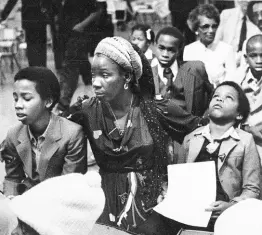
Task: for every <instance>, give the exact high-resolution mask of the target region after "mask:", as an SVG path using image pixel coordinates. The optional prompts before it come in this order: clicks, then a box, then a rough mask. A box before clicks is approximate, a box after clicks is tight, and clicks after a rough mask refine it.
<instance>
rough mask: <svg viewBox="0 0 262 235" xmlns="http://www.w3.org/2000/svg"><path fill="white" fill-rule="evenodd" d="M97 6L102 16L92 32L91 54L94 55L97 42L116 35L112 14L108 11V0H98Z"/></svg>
mask: <svg viewBox="0 0 262 235" xmlns="http://www.w3.org/2000/svg"><path fill="white" fill-rule="evenodd" d="M96 2H97V7H98V9H99V10H100V18H99V20H98V21H97V22H96V23H95V25H96V27H93V28H94V29H93V31H91V32H90V36H91V38H92V41H91V50H90V55H91V56H94V50H95V48H96V46H97V44H98V43H99V42H100V41H101V40H102V39H103V38H105V37H113V36H114V25H113V22H112V15H111V14H109V12H108V4H107V2H108V0H97V1H96Z"/></svg>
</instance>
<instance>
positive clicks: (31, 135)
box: [27, 113, 54, 142]
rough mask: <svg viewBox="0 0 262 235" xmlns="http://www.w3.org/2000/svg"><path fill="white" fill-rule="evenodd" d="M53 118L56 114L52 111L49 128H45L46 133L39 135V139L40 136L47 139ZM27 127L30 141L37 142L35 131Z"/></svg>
mask: <svg viewBox="0 0 262 235" xmlns="http://www.w3.org/2000/svg"><path fill="white" fill-rule="evenodd" d="M53 119H54V114H53V113H51V116H50V120H49V123H48V125H47V128H46V129H45V131H44V133H43V134H42V135H40V136H39V137H38V139H39V138H42V139H45V137H46V134H47V131H48V129H49V127H50V126H51V125H50V124H51V123H52V122H53ZM27 129H28V133H29V138H30V141H34V142H35V141H36V139H35V137H34V135H33V133H32V132H31V130H30V127H29V126H27Z"/></svg>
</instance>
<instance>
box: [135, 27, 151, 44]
mask: <svg viewBox="0 0 262 235" xmlns="http://www.w3.org/2000/svg"><path fill="white" fill-rule="evenodd" d="M135 30H140V31H142V32H143V33H144V35H145V37H146V39H147V41H148V42H150V43H154V41H155V33H154V31H153V30H152V29H151V28H150V26H149V25H147V24H136V25H134V26H133V27H132V29H131V33H133V32H134V31H135ZM147 32H148V34H149V35H150V37H148V36H149V35H147Z"/></svg>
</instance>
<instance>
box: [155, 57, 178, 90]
mask: <svg viewBox="0 0 262 235" xmlns="http://www.w3.org/2000/svg"><path fill="white" fill-rule="evenodd" d="M156 65H157V69H158V76H159V78H160V79H161V81H162V82H163V83H164V84H165V85H166V84H167V78H165V77H164V68H163V67H162V66H161V65H160V63H159V62H158V59H157V58H154V59H153V60H152V63H151V67H153V66H156ZM169 68H170V69H171V70H172V73H173V75H174V77H173V82H174V81H175V79H176V76H177V73H178V63H177V60H175V61H174V63H173V64H172V65H171V66H170V67H169Z"/></svg>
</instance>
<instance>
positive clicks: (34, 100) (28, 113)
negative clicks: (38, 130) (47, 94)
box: [13, 79, 49, 125]
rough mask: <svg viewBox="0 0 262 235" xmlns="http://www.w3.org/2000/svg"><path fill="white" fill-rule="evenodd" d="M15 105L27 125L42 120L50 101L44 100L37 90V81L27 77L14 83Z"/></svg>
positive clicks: (19, 117) (17, 112) (17, 114)
mask: <svg viewBox="0 0 262 235" xmlns="http://www.w3.org/2000/svg"><path fill="white" fill-rule="evenodd" d="M13 97H14V106H15V112H16V116H17V118H18V120H19V121H21V122H22V123H23V124H25V125H34V124H36V123H38V122H40V121H41V120H42V119H43V117H45V116H46V115H45V114H46V113H47V112H49V111H48V109H47V106H48V105H49V102H47V101H45V100H43V99H42V98H41V97H40V95H39V93H38V92H37V91H36V83H35V82H32V81H29V80H27V79H22V80H18V81H16V82H15V84H14V91H13Z"/></svg>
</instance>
